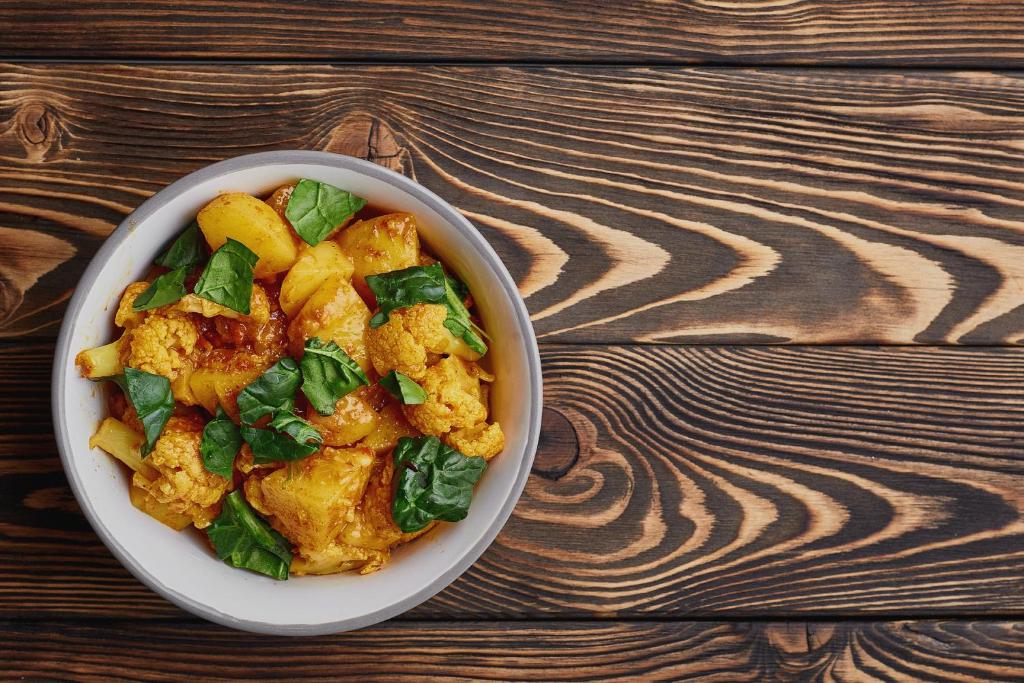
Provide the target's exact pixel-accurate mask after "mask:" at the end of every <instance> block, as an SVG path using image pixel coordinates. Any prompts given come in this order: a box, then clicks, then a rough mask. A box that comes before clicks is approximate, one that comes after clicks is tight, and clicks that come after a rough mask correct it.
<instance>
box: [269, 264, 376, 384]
mask: <svg viewBox="0 0 1024 683" xmlns="http://www.w3.org/2000/svg"><path fill="white" fill-rule="evenodd" d="M369 320H370V309H369V308H367V307H366V304H365V303H364V302H363V300H362V298H361V297H360V296H359V295H358V294H357V293H356V290H355V289H353V288H352V285H351V284H349V281H348V280H347V279H346V278H344V277H342V276H340V275H332V276H331V277H330V278H328V279H327V281H326V282H324V284H322V285H321V286H320V288H319V289H317V290H316V291H315V292H313V295H312V296H311V297H309V300H308V301H306V303H305V305H304V306H303V307H302V309H301V310H300V311H299V313H298V315H296V316H295V319H294V320H292V322H291V324H290V325H289V326H288V342H289V348H290V349H291V352H292V355H294V356H295V357H296V358H301V357H302V354H303V349H304V348H305V346H306V340H307V339H309V338H311V337H319V338H320V339H322V340H323V341H325V342H326V341H334V343H336V344H337V345H338V346H340V347H341V348H342V349H344V350H345V353H347V354H348V355H349V356H351V357H352V360H354V361H355V362H357V363H359V366H360V367H361V368H362V369H363V371H364V372H365V371H366V370H368V369H369V367H370V361H369V359H368V358H367V355H366V338H365V336H366V325H367V323H368V322H369Z"/></svg>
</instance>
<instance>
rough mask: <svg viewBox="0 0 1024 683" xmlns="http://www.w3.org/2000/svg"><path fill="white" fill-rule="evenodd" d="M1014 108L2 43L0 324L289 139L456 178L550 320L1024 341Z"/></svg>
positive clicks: (923, 89) (746, 87) (706, 79)
mask: <svg viewBox="0 0 1024 683" xmlns="http://www.w3.org/2000/svg"><path fill="white" fill-rule="evenodd" d="M1022 105H1024V79H1022V78H1021V77H1020V76H1019V75H1017V74H986V73H969V72H957V73H944V72H930V71H929V72H918V73H899V74H895V73H886V72H879V71H866V72H865V71H823V70H813V71H796V70H781V71H779V70H736V69H646V68H633V69H627V68H601V69H596V68H574V69H573V68H527V67H519V68H406V67H402V68H398V67H366V68H357V67H330V66H305V65H303V66H297V65H292V66H273V67H256V66H244V65H226V66H216V67H204V66H191V65H190V66H180V67H174V66H141V65H136V66H120V67H118V66H101V65H78V66H68V65H65V66H54V65H21V66H13V65H7V66H0V228H3V233H2V239H3V240H4V242H5V244H11V245H12V246H13V247H14V249H13V250H5V251H7V253H6V254H5V256H3V257H2V258H0V286H2V287H3V291H4V296H3V297H0V334H2V335H6V336H14V335H26V334H34V335H43V336H45V335H48V334H52V333H53V331H54V328H55V326H56V324H57V323H58V322H59V320H60V317H61V312H62V306H63V303H62V302H63V301H64V300H65V299H66V297H67V296H68V294H69V292H70V290H71V288H72V287H73V286H74V284H75V283H76V281H77V279H78V277H79V275H80V274H81V272H82V270H83V269H84V266H85V264H86V263H87V261H88V258H89V257H90V256H91V255H92V254H93V253H94V252H95V250H96V249H97V248H98V246H99V244H100V243H101V241H102V239H103V237H104V236H105V235H106V234H107V233H109V231H110V230H111V229H112V228H113V227H114V226H115V225H116V224H117V223H118V222H119V221H120V220H121V219H122V218H123V217H124V216H125V215H126V214H127V213H128V212H130V211H131V210H132V209H133V208H135V207H136V206H137V205H138V204H139V203H140V202H141V201H142V200H144V199H145V198H146V197H148V196H149V195H150V194H152V193H153V192H155V191H156V190H158V189H160V188H161V187H163V186H164V185H166V184H167V183H169V182H171V181H172V180H174V179H176V178H177V177H179V176H181V175H183V174H185V173H187V172H189V171H192V170H195V169H197V168H200V167H202V166H204V165H206V164H208V163H210V162H212V161H215V160H218V159H222V158H225V157H230V156H234V155H237V154H241V153H245V152H255V151H260V150H267V149H281V148H297V147H298V148H310V149H322V150H329V151H340V152H344V153H350V154H352V153H354V154H358V155H362V156H366V157H370V158H373V159H374V160H376V161H378V162H380V163H383V164H385V165H388V166H390V167H392V168H395V169H397V170H400V171H402V172H404V173H407V174H408V175H410V176H412V177H414V178H416V179H418V180H419V181H420V182H422V183H423V184H425V185H426V186H427V187H429V188H431V189H433V190H435V191H436V192H437V193H439V194H440V195H442V196H444V197H446V198H447V199H449V200H450V201H451V202H453V203H454V204H455V205H456V206H457V207H458V208H459V209H461V210H462V211H463V212H464V213H465V214H466V215H467V216H468V217H469V218H470V219H471V220H472V221H474V222H475V223H476V224H477V225H478V226H479V227H480V228H481V230H482V231H483V232H484V233H485V235H486V236H487V238H488V239H489V240H490V241H491V243H492V244H493V245H494V246H495V248H496V249H497V250H498V252H499V254H500V255H501V256H502V258H503V259H504V261H505V262H506V263H507V264H508V266H509V268H510V270H511V271H512V273H513V275H514V276H515V277H516V279H517V280H518V282H519V285H520V288H521V290H522V291H523V293H524V295H526V296H527V297H528V298H527V303H528V305H529V307H530V310H531V312H532V315H533V319H534V322H535V326H536V328H537V331H538V333H539V334H540V336H541V338H542V340H544V341H572V342H580V343H607V342H627V341H641V342H653V341H661V342H666V341H668V342H672V341H676V342H678V341H686V342H706V343H722V342H752V343H761V342H793V343H887V344H902V343H913V342H918V343H953V342H959V343H965V344H1004V343H1019V342H1020V341H1021V340H1022V339H1024V265H1022V264H1024V220H1022V217H1021V216H1022V214H1021V209H1022V207H1024V168H1022V167H1021V165H1020V164H1019V163H1017V162H1018V161H1019V159H1020V153H1021V140H1022V139H1024V114H1022V111H1024V109H1022ZM44 243H45V245H44ZM40 251H44V252H45V253H46V254H47V256H46V257H43V258H42V259H38V258H36V257H32V259H29V258H28V257H24V256H20V255H19V254H26V253H33V254H35V253H38V252H40ZM33 259H34V260H33ZM58 263H59V264H60V265H58Z"/></svg>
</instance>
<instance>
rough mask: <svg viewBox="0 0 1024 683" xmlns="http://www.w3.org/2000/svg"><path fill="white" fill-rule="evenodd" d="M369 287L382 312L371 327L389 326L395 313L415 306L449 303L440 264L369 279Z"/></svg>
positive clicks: (369, 276) (372, 320)
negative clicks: (389, 319) (387, 323)
mask: <svg viewBox="0 0 1024 683" xmlns="http://www.w3.org/2000/svg"><path fill="white" fill-rule="evenodd" d="M366 284H367V286H368V287H369V288H370V290H372V291H373V295H374V296H375V297H377V307H378V308H379V310H378V311H377V313H376V314H375V315H374V316H373V317H372V318H370V327H380V326H381V325H383V324H384V323H386V322H387V321H388V317H389V316H390V314H391V311H394V310H395V309H398V308H406V307H408V306H414V305H415V304H443V303H445V302H446V300H447V291H446V287H445V278H444V270H442V269H441V264H440V263H434V264H431V265H429V266H412V267H411V268H403V269H402V270H393V271H391V272H390V273H380V274H379V275H367V276H366Z"/></svg>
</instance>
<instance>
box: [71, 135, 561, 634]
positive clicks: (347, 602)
mask: <svg viewBox="0 0 1024 683" xmlns="http://www.w3.org/2000/svg"><path fill="white" fill-rule="evenodd" d="M298 178H312V179H315V180H320V181H323V182H327V183H330V184H332V185H336V186H338V187H342V188H344V189H346V190H349V191H350V192H354V193H355V194H357V195H360V196H362V197H365V198H366V199H367V200H368V201H369V202H370V203H371V204H374V205H377V206H382V207H385V208H388V209H394V210H396V211H410V212H412V213H414V214H416V217H417V219H418V223H419V226H420V234H421V236H422V238H423V241H424V242H426V243H427V244H428V245H429V246H430V248H431V250H432V251H434V252H435V253H436V254H437V255H438V256H439V257H440V258H441V259H442V260H443V261H444V262H445V263H446V264H447V265H448V266H449V267H450V268H451V269H452V270H453V271H454V272H455V273H456V274H457V275H458V276H459V277H460V278H462V279H463V280H464V281H466V282H467V283H468V284H469V286H470V288H471V290H472V291H473V294H474V298H475V300H476V303H477V309H478V312H479V313H480V315H481V317H482V318H483V321H484V326H485V328H486V329H487V330H488V333H489V334H490V336H491V338H492V341H491V344H490V354H491V361H492V365H493V369H494V370H495V371H496V375H497V380H496V382H495V384H494V389H493V391H492V393H491V406H492V411H493V415H494V417H495V419H497V420H498V421H499V422H500V423H501V425H502V428H503V429H504V431H505V434H506V439H507V445H506V447H505V450H504V451H503V452H502V453H501V454H500V455H498V456H497V457H496V458H494V459H492V460H491V461H490V464H489V466H488V468H487V471H486V472H485V473H484V476H483V478H482V479H481V481H480V482H479V484H478V485H477V488H476V492H475V494H474V496H473V504H472V506H471V508H470V511H469V516H468V517H467V518H466V519H465V520H463V521H462V522H459V523H457V524H445V525H441V526H440V527H439V528H437V529H435V530H434V531H432V532H431V533H429V534H427V535H426V536H425V537H423V538H420V539H418V540H417V541H415V542H413V543H411V544H408V545H406V546H402V547H401V548H399V549H397V550H396V552H395V553H394V556H393V557H392V561H391V562H390V563H389V564H387V565H385V567H384V568H383V569H381V570H380V571H378V572H376V573H373V574H368V575H366V576H359V575H356V574H337V575H331V576H303V577H294V576H293V577H290V578H289V579H288V580H287V581H274V580H272V579H269V578H267V577H264V576H261V575H258V574H254V573H251V572H247V571H243V570H239V569H234V568H232V567H229V566H228V565H226V564H224V563H223V562H220V561H219V560H218V559H217V557H216V556H215V555H214V554H213V552H212V551H211V550H210V548H209V547H208V546H207V544H206V542H205V539H203V538H202V537H201V535H200V534H197V533H195V532H189V531H185V532H182V533H175V532H174V531H172V530H170V529H168V528H167V527H165V526H163V525H161V524H160V523H159V522H157V521H156V520H154V519H152V518H151V517H149V516H148V515H145V514H143V513H142V512H140V511H138V510H136V509H135V508H134V507H132V505H131V503H130V501H129V500H128V476H127V473H126V471H125V470H124V469H123V465H121V464H119V463H118V462H117V461H116V460H115V459H114V458H112V457H110V456H109V455H107V454H106V453H104V452H102V451H100V450H99V449H90V448H89V443H88V442H89V437H90V435H91V434H92V433H93V431H94V430H95V429H96V426H97V425H98V424H99V422H100V420H101V419H102V418H103V417H104V416H105V413H106V405H105V401H104V400H103V392H102V390H101V387H100V386H99V385H97V384H95V383H93V382H90V381H88V380H86V379H83V378H82V377H80V376H79V373H78V371H77V368H76V367H75V363H74V359H75V354H76V353H77V352H78V351H80V350H81V349H84V348H87V347H91V346H96V345H98V344H101V343H106V342H108V341H110V339H111V332H112V317H113V311H114V310H116V306H117V303H118V300H119V299H120V297H121V294H122V292H123V290H124V288H125V287H126V286H127V285H128V283H130V282H132V281H134V280H137V279H139V278H140V277H142V276H143V275H144V273H145V272H146V271H147V269H148V268H149V267H150V264H151V263H152V261H153V259H154V258H155V257H156V256H157V254H158V253H159V252H160V250H161V248H162V247H163V246H164V245H165V244H166V243H167V242H168V241H169V240H171V239H172V238H173V237H174V236H176V235H177V234H178V233H179V232H180V231H181V230H182V229H183V228H184V227H185V226H186V225H187V224H188V223H189V221H191V220H192V218H194V217H195V215H196V212H197V211H198V210H199V209H200V208H201V207H202V206H203V205H204V204H206V203H207V202H208V201H210V200H211V199H213V198H214V197H216V196H217V195H218V194H220V193H222V192H227V191H232V190H234V191H243V192H249V193H252V194H257V195H263V194H266V193H269V192H270V191H272V190H273V189H274V188H275V187H278V186H280V185H282V184H284V183H286V182H293V181H295V180H297V179H298ZM52 400H53V406H52V407H53V421H54V426H55V431H56V435H57V445H58V447H59V449H60V454H61V459H62V461H63V465H64V470H65V472H66V473H67V477H68V480H69V481H70V482H71V488H72V490H73V491H74V493H75V497H76V498H77V499H78V503H79V505H80V506H81V508H82V510H83V511H84V512H85V515H86V517H87V518H88V519H89V522H90V523H91V524H92V527H93V529H95V530H96V533H97V534H98V535H99V537H100V538H101V539H102V540H103V542H104V543H105V544H106V545H107V547H108V548H110V551H111V552H112V553H113V554H114V555H115V556H116V557H117V559H118V560H120V562H121V564H123V565H124V566H125V567H126V568H127V569H128V570H129V571H130V572H131V573H132V574H134V575H135V577H136V578H138V579H139V580H140V581H142V582H143V583H145V584H146V585H147V586H149V587H150V588H151V589H152V590H154V591H155V592H157V593H159V594H160V595H162V596H164V597H165V598H167V599H168V600H170V601H171V602H173V603H174V604H176V605H178V606H179V607H182V608H184V609H186V610H188V611H189V612H192V613H193V614H196V615H198V616H200V617H203V618H205V619H209V620H210V621H214V622H217V623H219V624H223V625H225V626H229V627H232V628H237V629H242V630H246V631H253V632H258V633H269V634H281V635H315V634H325V633H337V632H340V631H346V630H351V629H356V628H361V627H364V626H368V625H370V624H374V623H377V622H379V621H383V620H385V619H388V618H390V617H393V616H396V615H398V614H401V613H402V612H405V611H406V610H408V609H410V608H412V607H415V606H416V605H418V604H420V603H421V602H423V601H425V600H427V599H428V598H430V597H431V596H432V595H434V594H435V593H437V592H438V591H440V590H441V589H442V588H444V587H445V586H447V585H448V584H449V583H451V582H452V581H454V580H455V579H456V578H457V577H458V576H459V575H460V574H462V572H464V571H465V570H466V569H468V568H469V566H470V565H472V564H473V562H474V561H475V560H476V559H477V558H478V557H479V556H480V554H481V553H482V552H483V551H484V550H485V549H486V548H487V546H488V545H489V544H490V543H491V541H493V540H494V537H495V536H497V534H498V532H499V531H500V530H501V528H502V526H503V525H504V524H505V521H506V520H507V519H508V517H509V515H510V514H511V513H512V508H513V507H514V506H515V503H516V501H517V500H518V498H519V495H520V493H521V492H522V490H523V487H524V486H525V484H526V478H527V476H528V475H529V472H530V466H531V463H532V461H533V456H534V452H535V450H536V448H537V438H538V433H539V431H540V420H541V372H540V358H539V355H538V353H537V340H536V338H535V336H534V333H533V328H532V326H531V324H530V319H529V316H528V314H527V311H526V306H525V305H524V304H523V300H522V298H521V297H520V296H519V292H518V290H517V289H516V285H515V283H514V282H513V280H512V277H511V276H510V275H509V273H508V270H507V269H506V268H505V266H504V265H503V264H502V262H501V259H499V258H498V255H497V254H496V253H495V252H494V250H493V249H492V248H491V247H490V245H489V244H488V243H487V242H486V240H484V238H483V237H482V236H481V235H480V233H479V232H478V231H477V230H476V228H474V227H473V226H472V225H471V224H470V223H469V221H467V220H466V219H465V218H464V217H463V216H462V215H461V214H460V213H459V212H458V211H456V210H455V209H454V208H453V207H452V206H451V205H449V204H448V203H447V202H445V201H444V200H443V199H441V198H440V197H438V196H437V195H435V194H434V193H433V192H431V191H429V190H427V189H426V188H424V187H422V186H420V185H418V184H417V183H415V182H413V181H412V180H410V179H408V178H406V177H404V176H402V175H399V174H397V173H394V172H392V171H389V170H387V169H384V168H381V167H379V166H376V165H374V164H372V163H369V162H366V161H363V160H360V159H354V158H351V157H346V156H341V155H337V154H329V153H326V152H309V151H280V152H264V153H259V154H249V155H246V156H240V157H236V158H234V159H229V160H227V161H222V162H219V163H215V164H213V165H211V166H208V167H206V168H203V169H201V170H199V171H196V172H194V173H191V174H189V175H187V176H185V177H184V178H182V179H181V180H178V181H177V182H175V183H173V184H172V185H170V186H168V187H166V188H165V189H163V190H161V191H160V192H158V193H157V194H156V195H154V196H153V197H152V198H150V199H148V200H147V201H146V202H144V203H143V204H142V205H141V206H140V207H139V208H138V209H136V210H135V212H134V213H132V214H131V215H130V216H128V217H127V218H126V219H125V220H124V221H123V222H122V223H121V225H120V226H118V228H117V230H115V231H114V232H113V234H111V235H110V237H109V238H108V239H107V241H106V242H105V243H104V244H103V246H102V247H101V248H100V250H99V252H98V253H97V254H96V256H95V257H94V258H93V259H92V262H91V263H90V264H89V266H88V268H86V270H85V274H84V275H83V276H82V279H81V281H80V282H79V284H78V287H77V288H76V290H75V293H74V296H73V297H72V298H71V302H70V304H69V306H68V310H67V313H66V314H65V317H64V322H63V325H62V326H61V330H60V337H59V339H58V342H57V350H56V354H55V356H54V368H53V398H52Z"/></svg>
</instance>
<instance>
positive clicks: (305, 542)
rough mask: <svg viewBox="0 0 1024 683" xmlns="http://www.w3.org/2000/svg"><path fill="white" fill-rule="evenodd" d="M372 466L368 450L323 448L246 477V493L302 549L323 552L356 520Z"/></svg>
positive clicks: (310, 551)
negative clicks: (303, 458) (289, 463)
mask: <svg viewBox="0 0 1024 683" xmlns="http://www.w3.org/2000/svg"><path fill="white" fill-rule="evenodd" d="M372 469H373V451H371V450H370V449H368V448H346V449H340V448H324V449H323V451H321V452H320V453H317V454H315V455H311V456H309V457H308V458H306V459H305V460H301V461H299V462H298V463H295V464H294V465H293V466H291V467H285V468H283V469H280V470H276V471H274V472H271V473H270V474H268V475H267V476H265V477H263V478H257V477H249V478H248V479H246V481H245V496H246V498H247V499H248V500H249V502H250V503H251V504H252V506H253V507H254V508H256V510H258V511H259V512H261V513H263V514H264V515H267V516H268V517H269V519H270V523H271V525H273V527H274V528H275V529H277V530H278V531H279V532H281V533H282V534H284V535H285V537H287V538H288V539H289V540H291V541H292V542H293V543H295V544H296V545H297V546H298V547H299V550H300V553H316V552H322V551H324V550H325V549H326V548H327V547H328V546H330V545H331V542H332V541H333V540H334V538H335V537H336V536H337V535H338V532H339V531H341V529H342V527H344V525H346V524H348V523H349V522H351V521H352V520H353V519H354V518H355V509H356V505H357V504H358V503H359V501H360V499H362V497H363V492H364V491H365V490H366V484H367V482H368V481H369V479H370V474H371V471H372Z"/></svg>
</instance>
